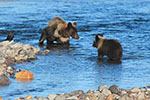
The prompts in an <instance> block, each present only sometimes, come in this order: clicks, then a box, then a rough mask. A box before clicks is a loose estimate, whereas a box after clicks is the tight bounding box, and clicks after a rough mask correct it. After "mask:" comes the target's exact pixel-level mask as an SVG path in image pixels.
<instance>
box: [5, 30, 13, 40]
mask: <svg viewBox="0 0 150 100" xmlns="http://www.w3.org/2000/svg"><path fill="white" fill-rule="evenodd" d="M13 38H14V33H13V32H12V31H10V32H9V34H8V36H7V38H6V40H8V41H11V40H13Z"/></svg>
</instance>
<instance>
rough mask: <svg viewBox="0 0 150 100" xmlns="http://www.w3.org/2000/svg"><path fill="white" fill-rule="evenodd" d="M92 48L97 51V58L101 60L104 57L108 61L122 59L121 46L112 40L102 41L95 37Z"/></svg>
mask: <svg viewBox="0 0 150 100" xmlns="http://www.w3.org/2000/svg"><path fill="white" fill-rule="evenodd" d="M93 47H96V48H97V49H98V58H99V59H102V58H103V56H104V55H106V56H108V58H109V59H110V60H120V59H121V57H122V46H121V44H120V43H119V42H118V41H117V40H114V39H104V38H103V37H102V36H100V37H98V36H97V35H96V37H95V40H94V43H93Z"/></svg>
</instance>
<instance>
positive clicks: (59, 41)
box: [56, 38, 70, 46]
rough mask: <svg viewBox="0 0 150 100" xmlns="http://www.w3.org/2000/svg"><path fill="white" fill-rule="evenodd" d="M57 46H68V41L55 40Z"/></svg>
mask: <svg viewBox="0 0 150 100" xmlns="http://www.w3.org/2000/svg"><path fill="white" fill-rule="evenodd" d="M56 41H57V44H59V45H68V46H69V45H70V42H69V39H68V40H66V41H62V40H61V39H60V38H57V40H56Z"/></svg>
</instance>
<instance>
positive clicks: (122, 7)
mask: <svg viewBox="0 0 150 100" xmlns="http://www.w3.org/2000/svg"><path fill="white" fill-rule="evenodd" d="M55 16H60V17H62V18H63V19H64V20H65V21H66V22H69V21H71V22H77V28H78V34H79V36H80V38H79V40H74V39H72V38H71V39H70V47H69V48H68V49H66V48H52V49H50V54H49V55H45V56H37V58H38V60H34V61H31V62H27V63H23V64H17V65H15V66H14V67H16V68H20V69H27V70H29V71H31V72H33V74H34V76H35V78H34V80H32V81H30V82H28V83H23V82H20V81H16V80H15V79H11V78H10V80H11V84H10V85H9V86H5V87H0V97H3V98H5V99H14V98H17V97H25V96H27V95H33V97H34V96H41V97H46V96H48V94H56V93H68V92H71V91H74V90H78V89H82V90H84V91H85V92H86V91H88V90H89V89H91V90H92V89H97V87H98V86H99V85H103V84H106V85H108V86H111V85H113V84H116V85H118V86H119V87H120V88H126V89H127V88H133V87H144V86H146V85H149V84H150V0H1V1H0V40H1V41H2V40H4V39H5V38H6V37H7V32H8V31H14V34H15V37H14V41H15V42H21V43H26V44H31V45H33V46H35V47H37V48H40V49H41V50H45V49H46V46H44V47H39V46H38V41H39V38H40V35H41V33H40V29H43V28H45V27H46V26H47V24H48V22H49V20H50V19H51V18H53V17H55ZM96 33H103V34H104V37H105V38H108V39H110V38H111V39H117V40H118V41H119V42H120V43H121V44H122V47H123V57H122V59H121V63H111V62H108V61H107V57H104V61H98V60H97V49H96V48H93V47H92V43H93V40H94V38H95V36H94V34H96ZM45 45H46V42H45Z"/></svg>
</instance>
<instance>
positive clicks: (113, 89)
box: [109, 85, 121, 95]
mask: <svg viewBox="0 0 150 100" xmlns="http://www.w3.org/2000/svg"><path fill="white" fill-rule="evenodd" d="M109 90H110V91H111V93H112V94H118V95H119V94H120V93H121V90H120V88H119V87H118V86H116V85H112V86H111V87H110V88H109Z"/></svg>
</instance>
